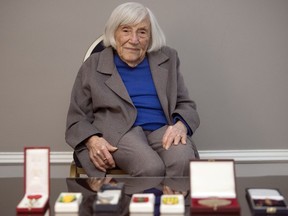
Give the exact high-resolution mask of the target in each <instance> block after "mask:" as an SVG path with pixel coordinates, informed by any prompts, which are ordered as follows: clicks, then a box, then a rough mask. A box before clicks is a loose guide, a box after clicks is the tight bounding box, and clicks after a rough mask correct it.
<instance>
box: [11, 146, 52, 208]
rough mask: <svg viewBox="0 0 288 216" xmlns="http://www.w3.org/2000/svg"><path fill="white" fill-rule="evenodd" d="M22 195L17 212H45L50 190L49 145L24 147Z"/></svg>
mask: <svg viewBox="0 0 288 216" xmlns="http://www.w3.org/2000/svg"><path fill="white" fill-rule="evenodd" d="M24 187H25V189H24V192H25V194H24V197H23V198H22V200H21V201H20V203H19V204H18V205H17V207H16V210H17V212H18V213H42V212H45V211H46V209H47V206H48V203H49V202H48V201H49V191H50V149H49V147H35V148H34V147H26V148H25V149H24Z"/></svg>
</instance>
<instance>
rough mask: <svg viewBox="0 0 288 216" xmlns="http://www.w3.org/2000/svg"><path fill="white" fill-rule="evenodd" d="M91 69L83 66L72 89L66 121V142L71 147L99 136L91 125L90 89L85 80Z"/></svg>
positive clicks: (92, 118) (92, 119)
mask: <svg viewBox="0 0 288 216" xmlns="http://www.w3.org/2000/svg"><path fill="white" fill-rule="evenodd" d="M90 70H91V68H89V65H87V64H85V63H84V64H83V65H82V66H81V68H80V70H79V72H78V75H77V77H76V80H75V83H74V86H73V88H72V93H71V99H70V106H69V109H68V114H67V121H66V132H65V139H66V142H67V143H68V144H69V145H70V146H71V147H72V148H74V149H75V148H76V146H77V145H78V144H80V143H82V142H83V141H84V140H86V139H87V138H89V137H90V136H92V135H95V134H100V132H99V131H98V130H97V128H96V127H95V126H94V125H93V124H92V123H93V121H94V117H93V108H92V99H91V94H90V88H89V85H88V84H87V83H88V82H86V81H85V80H87V79H89V77H88V75H87V73H89V71H90Z"/></svg>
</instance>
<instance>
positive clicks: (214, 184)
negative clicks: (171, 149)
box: [190, 160, 240, 215]
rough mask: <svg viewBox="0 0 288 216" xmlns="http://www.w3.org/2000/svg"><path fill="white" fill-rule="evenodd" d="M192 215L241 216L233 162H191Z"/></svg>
mask: <svg viewBox="0 0 288 216" xmlns="http://www.w3.org/2000/svg"><path fill="white" fill-rule="evenodd" d="M190 189H191V191H190V196H191V213H197V214H201V215H202V214H209V215H214V214H217V215H218V214H221V215H222V214H233V215H240V205H239V203H238V200H237V194H236V182H235V165H234V161H233V160H192V161H190Z"/></svg>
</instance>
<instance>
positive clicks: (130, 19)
mask: <svg viewBox="0 0 288 216" xmlns="http://www.w3.org/2000/svg"><path fill="white" fill-rule="evenodd" d="M147 17H148V18H149V20H150V25H151V40H150V45H149V47H148V50H147V52H152V51H157V50H159V49H161V47H163V46H165V45H166V38H165V35H164V33H163V31H162V29H161V28H160V26H159V24H158V22H157V20H156V18H155V16H154V15H153V13H152V12H151V11H150V10H149V8H146V7H144V6H143V5H142V4H139V3H136V2H127V3H124V4H121V5H119V6H118V7H116V8H115V9H114V10H113V12H112V13H111V16H110V17H109V19H108V21H107V23H106V26H105V31H104V35H103V36H104V37H103V43H104V46H106V47H108V46H112V47H113V48H114V49H116V41H115V31H116V30H117V28H118V27H119V26H120V25H125V24H138V23H140V22H142V21H143V20H144V19H146V18H147Z"/></svg>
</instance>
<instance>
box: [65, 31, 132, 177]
mask: <svg viewBox="0 0 288 216" xmlns="http://www.w3.org/2000/svg"><path fill="white" fill-rule="evenodd" d="M104 48H105V47H104V45H103V35H101V36H100V37H98V38H97V39H96V40H95V41H94V42H93V43H92V44H91V46H90V47H89V49H88V50H87V52H86V54H85V57H84V59H83V61H85V60H86V59H87V58H88V57H89V56H90V55H91V54H93V53H95V52H101V51H102V50H103V49H104ZM123 174H126V175H127V173H125V172H124V171H123V170H121V169H120V168H118V167H116V168H114V169H110V170H107V173H106V175H123ZM80 175H86V172H85V170H84V169H83V168H82V167H79V166H77V165H76V163H75V161H74V160H73V161H72V162H71V164H70V177H71V178H77V177H80Z"/></svg>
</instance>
